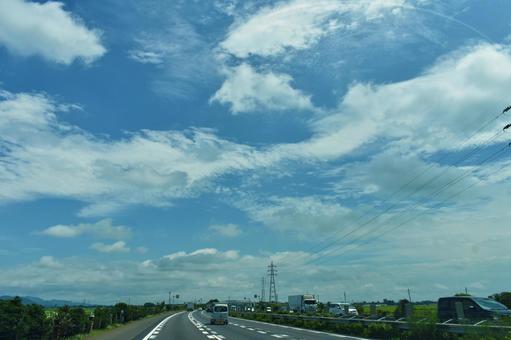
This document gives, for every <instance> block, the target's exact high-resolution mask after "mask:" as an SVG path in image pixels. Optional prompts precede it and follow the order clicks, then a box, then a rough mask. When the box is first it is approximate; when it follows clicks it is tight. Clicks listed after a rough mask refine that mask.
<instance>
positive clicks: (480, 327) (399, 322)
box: [237, 312, 511, 334]
mask: <svg viewBox="0 0 511 340" xmlns="http://www.w3.org/2000/svg"><path fill="white" fill-rule="evenodd" d="M237 314H238V315H239V316H241V317H243V318H246V316H248V315H249V316H252V317H255V316H261V317H262V318H270V319H272V320H279V319H280V320H288V321H292V320H302V321H318V322H325V323H333V324H342V323H344V324H346V323H359V324H363V325H364V326H369V325H374V324H386V325H391V326H394V327H397V328H399V329H400V330H410V329H411V328H412V327H413V326H415V325H421V324H427V323H428V320H429V319H426V318H424V319H419V320H414V319H406V318H399V319H393V318H390V317H378V318H375V317H371V316H368V317H359V316H344V317H335V318H334V317H323V316H308V315H294V314H269V313H246V312H245V313H237ZM247 319H251V318H250V317H249V318H247ZM452 321H454V320H448V321H446V322H443V323H431V325H435V326H436V327H437V328H438V329H440V330H442V331H447V332H449V333H456V334H465V333H471V332H478V331H480V332H484V331H495V332H510V333H511V326H502V325H495V324H489V322H490V321H489V320H483V321H479V322H477V323H475V324H466V323H463V324H462V323H451V322H452Z"/></svg>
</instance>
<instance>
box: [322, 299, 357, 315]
mask: <svg viewBox="0 0 511 340" xmlns="http://www.w3.org/2000/svg"><path fill="white" fill-rule="evenodd" d="M328 312H329V313H330V314H332V315H334V316H348V315H352V316H353V315H358V311H357V309H356V308H355V306H353V305H351V304H349V303H345V302H333V303H332V302H330V303H329V304H328Z"/></svg>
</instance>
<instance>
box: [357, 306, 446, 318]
mask: <svg viewBox="0 0 511 340" xmlns="http://www.w3.org/2000/svg"><path fill="white" fill-rule="evenodd" d="M396 307H397V306H388V305H377V306H376V313H377V314H378V315H388V316H393V315H394V311H395V310H396ZM370 312H371V307H370V305H364V314H370ZM413 314H414V316H415V317H417V318H427V319H436V304H435V303H433V304H430V305H414V306H413Z"/></svg>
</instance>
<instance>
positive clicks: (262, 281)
mask: <svg viewBox="0 0 511 340" xmlns="http://www.w3.org/2000/svg"><path fill="white" fill-rule="evenodd" d="M265 286H266V278H265V277H264V276H263V277H262V278H261V302H264V296H265V295H266V291H265V290H266V289H265V288H266V287H265Z"/></svg>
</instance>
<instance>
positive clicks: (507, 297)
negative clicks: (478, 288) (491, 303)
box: [489, 292, 511, 308]
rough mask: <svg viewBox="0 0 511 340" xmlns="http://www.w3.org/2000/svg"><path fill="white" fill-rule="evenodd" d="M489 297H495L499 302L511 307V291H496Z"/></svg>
mask: <svg viewBox="0 0 511 340" xmlns="http://www.w3.org/2000/svg"><path fill="white" fill-rule="evenodd" d="M489 298H490V299H494V300H495V301H497V302H500V303H501V304H503V305H504V306H506V307H507V308H511V292H502V293H495V294H493V295H491V296H489Z"/></svg>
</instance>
